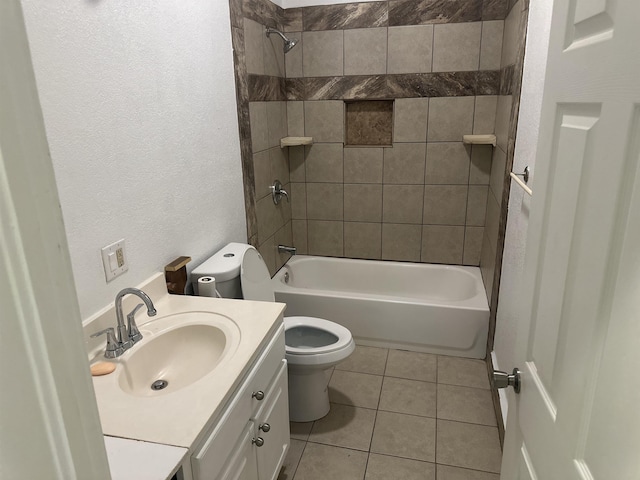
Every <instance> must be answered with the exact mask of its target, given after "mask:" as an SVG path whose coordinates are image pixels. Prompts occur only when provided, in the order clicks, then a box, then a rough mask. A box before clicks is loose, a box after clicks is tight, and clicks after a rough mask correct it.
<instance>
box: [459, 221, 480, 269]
mask: <svg viewBox="0 0 640 480" xmlns="http://www.w3.org/2000/svg"><path fill="white" fill-rule="evenodd" d="M483 239H484V227H466V228H465V229H464V253H463V256H462V263H463V265H471V266H474V267H477V266H478V265H480V255H481V254H482V240H483Z"/></svg>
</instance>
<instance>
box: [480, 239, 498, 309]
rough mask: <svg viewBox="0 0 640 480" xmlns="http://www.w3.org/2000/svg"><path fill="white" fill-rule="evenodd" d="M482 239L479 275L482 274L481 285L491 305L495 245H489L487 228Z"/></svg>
mask: <svg viewBox="0 0 640 480" xmlns="http://www.w3.org/2000/svg"><path fill="white" fill-rule="evenodd" d="M484 230H485V231H484V238H483V239H482V251H481V253H480V273H481V274H482V283H483V284H484V289H485V292H486V293H487V302H488V303H489V304H490V303H491V294H492V292H493V276H494V274H495V269H496V250H495V248H496V247H495V245H492V244H491V240H489V237H488V236H487V228H486V227H485V229H484Z"/></svg>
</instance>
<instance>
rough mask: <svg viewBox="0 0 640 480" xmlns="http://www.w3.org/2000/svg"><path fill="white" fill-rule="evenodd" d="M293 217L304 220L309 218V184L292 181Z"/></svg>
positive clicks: (290, 194) (290, 193)
mask: <svg viewBox="0 0 640 480" xmlns="http://www.w3.org/2000/svg"><path fill="white" fill-rule="evenodd" d="M289 196H290V197H291V199H290V200H291V218H293V219H295V220H304V219H306V218H307V184H306V183H295V182H292V183H291V192H289Z"/></svg>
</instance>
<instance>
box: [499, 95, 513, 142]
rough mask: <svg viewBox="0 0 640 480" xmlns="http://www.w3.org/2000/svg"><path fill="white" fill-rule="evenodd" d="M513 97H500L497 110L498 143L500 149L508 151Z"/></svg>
mask: <svg viewBox="0 0 640 480" xmlns="http://www.w3.org/2000/svg"><path fill="white" fill-rule="evenodd" d="M512 102H513V98H512V97H511V95H500V96H499V97H498V107H497V108H496V130H495V131H496V141H497V144H498V147H500V148H501V149H502V150H504V151H505V152H506V151H507V140H508V137H509V121H510V119H511V104H512Z"/></svg>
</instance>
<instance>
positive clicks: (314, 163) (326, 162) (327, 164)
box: [305, 143, 344, 182]
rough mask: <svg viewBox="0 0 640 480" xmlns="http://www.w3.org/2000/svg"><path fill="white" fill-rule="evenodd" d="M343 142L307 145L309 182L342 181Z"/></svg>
mask: <svg viewBox="0 0 640 480" xmlns="http://www.w3.org/2000/svg"><path fill="white" fill-rule="evenodd" d="M342 150H343V148H342V144H341V143H316V144H314V145H310V146H306V147H305V165H306V178H307V182H342V180H343V163H344V162H343V161H342Z"/></svg>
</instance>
